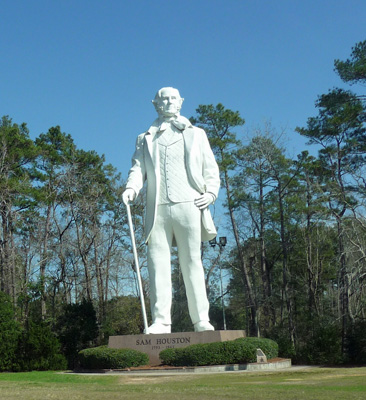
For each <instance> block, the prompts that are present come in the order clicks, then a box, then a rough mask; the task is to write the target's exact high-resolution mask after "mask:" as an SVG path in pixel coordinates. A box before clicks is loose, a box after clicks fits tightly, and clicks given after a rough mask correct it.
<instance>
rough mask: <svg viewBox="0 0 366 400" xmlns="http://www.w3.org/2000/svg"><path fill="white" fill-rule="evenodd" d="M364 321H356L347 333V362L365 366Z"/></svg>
mask: <svg viewBox="0 0 366 400" xmlns="http://www.w3.org/2000/svg"><path fill="white" fill-rule="evenodd" d="M365 332H366V320H365V319H357V320H356V321H354V322H353V324H352V325H351V326H350V327H349V330H348V333H347V346H346V347H347V361H348V362H350V363H355V364H361V365H365V364H366V335H365Z"/></svg>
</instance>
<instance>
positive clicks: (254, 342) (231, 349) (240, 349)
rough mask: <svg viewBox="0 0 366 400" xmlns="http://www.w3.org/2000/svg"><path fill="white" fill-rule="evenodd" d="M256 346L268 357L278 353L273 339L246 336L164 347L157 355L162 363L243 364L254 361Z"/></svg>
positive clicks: (194, 364) (184, 364) (192, 364)
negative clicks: (169, 347) (176, 346)
mask: <svg viewBox="0 0 366 400" xmlns="http://www.w3.org/2000/svg"><path fill="white" fill-rule="evenodd" d="M258 348H260V349H262V350H263V352H264V353H265V354H266V356H267V357H268V358H273V357H276V356H277V355H278V346H277V344H276V343H275V342H274V341H273V340H270V339H260V338H249V337H248V338H240V339H236V340H231V341H227V342H214V343H206V344H194V345H191V346H187V347H184V348H177V349H165V350H163V351H161V352H160V355H159V356H160V359H161V360H162V363H163V364H166V365H175V366H199V365H221V364H243V363H251V362H256V360H257V349H258Z"/></svg>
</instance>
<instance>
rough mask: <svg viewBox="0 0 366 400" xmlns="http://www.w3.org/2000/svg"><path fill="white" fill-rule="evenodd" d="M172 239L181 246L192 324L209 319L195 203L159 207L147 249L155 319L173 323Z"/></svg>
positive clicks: (181, 262) (152, 308)
mask: <svg viewBox="0 0 366 400" xmlns="http://www.w3.org/2000/svg"><path fill="white" fill-rule="evenodd" d="M173 238H174V239H175V241H176V244H177V247H178V259H179V264H180V268H181V271H182V275H183V280H184V285H185V289H186V295H187V300H188V310H189V315H190V317H191V320H192V323H193V324H195V323H197V322H199V321H209V316H208V311H209V303H208V299H207V293H206V285H205V275H204V270H203V266H202V260H201V211H200V210H199V209H198V208H197V207H196V206H195V205H194V203H193V202H186V203H169V204H163V205H159V206H158V209H157V214H156V220H155V224H154V227H153V229H152V231H151V235H150V238H149V242H148V250H147V263H148V271H149V279H150V303H151V314H152V321H153V323H156V322H157V323H162V324H167V325H170V324H171V305H172V280H171V249H172V243H173Z"/></svg>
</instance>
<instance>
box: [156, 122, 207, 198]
mask: <svg viewBox="0 0 366 400" xmlns="http://www.w3.org/2000/svg"><path fill="white" fill-rule="evenodd" d="M158 145H159V160H160V188H159V189H160V190H159V203H158V204H168V203H171V202H173V203H185V202H189V201H194V199H196V198H197V196H198V195H199V193H198V192H197V191H196V190H195V189H194V188H193V187H192V186H191V184H190V183H189V179H188V175H187V170H186V166H185V157H184V141H183V135H182V134H181V133H179V132H177V131H175V128H173V129H172V128H170V127H169V128H167V129H166V130H165V131H164V132H163V133H162V134H161V135H160V137H159V138H158Z"/></svg>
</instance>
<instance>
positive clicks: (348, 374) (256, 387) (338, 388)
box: [0, 368, 366, 400]
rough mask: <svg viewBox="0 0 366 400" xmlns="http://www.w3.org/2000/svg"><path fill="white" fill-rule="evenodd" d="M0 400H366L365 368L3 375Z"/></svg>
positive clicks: (0, 385) (0, 376)
mask: <svg viewBox="0 0 366 400" xmlns="http://www.w3.org/2000/svg"><path fill="white" fill-rule="evenodd" d="M0 399H1V400H13V399H14V400H15V399H16V400H33V399H34V400H43V399H54V400H58V399H60V400H61V399H62V400H81V399H86V400H114V399H133V400H140V399H141V400H145V399H146V400H158V399H159V400H162V399H164V400H165V399H166V400H175V399H179V400H185V399H197V400H198V399H200V400H206V399H207V400H215V399H247V400H267V399H268V400H277V399H278V400H302V399H304V400H305V399H306V400H325V399H331V400H338V399H339V400H356V399H357V400H359V399H365V400H366V368H310V369H303V370H296V369H294V370H291V371H290V370H286V371H277V372H250V373H248V372H238V373H237V372H235V373H225V374H207V375H206V374H204V375H197V374H187V375H170V376H150V375H149V376H136V375H74V374H67V373H65V374H62V373H57V372H30V373H3V374H0Z"/></svg>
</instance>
